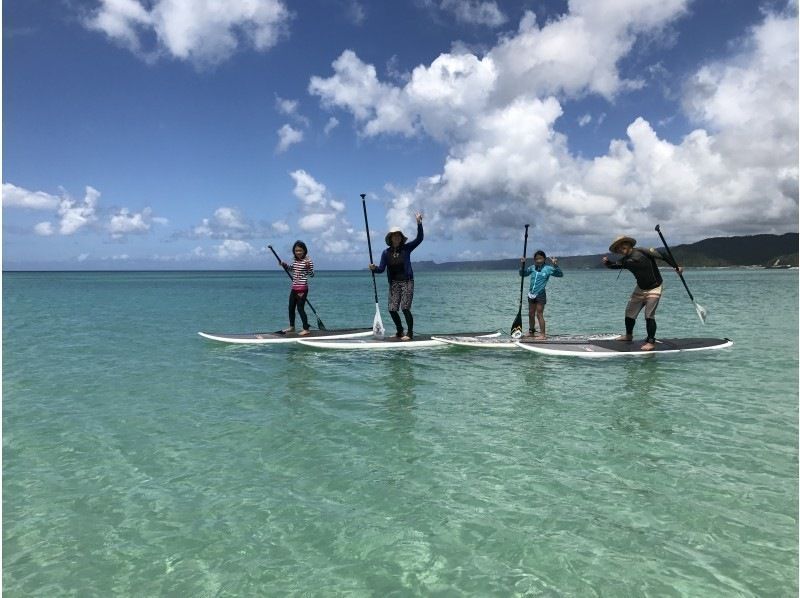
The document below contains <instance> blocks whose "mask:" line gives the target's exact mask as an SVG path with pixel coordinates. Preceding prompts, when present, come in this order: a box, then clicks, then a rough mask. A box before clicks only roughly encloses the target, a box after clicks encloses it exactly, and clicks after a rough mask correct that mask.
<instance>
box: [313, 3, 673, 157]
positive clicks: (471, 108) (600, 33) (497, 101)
mask: <svg viewBox="0 0 800 598" xmlns="http://www.w3.org/2000/svg"><path fill="white" fill-rule="evenodd" d="M687 2H688V0H664V1H661V0H636V1H634V0H616V1H614V2H592V1H588V0H573V1H572V2H571V3H570V12H569V13H567V14H566V15H564V16H563V17H562V18H560V19H558V20H555V21H552V22H549V23H547V24H546V25H544V26H542V27H539V26H538V24H537V21H536V15H535V14H533V13H530V12H529V13H526V15H525V17H524V18H523V19H522V20H521V22H520V25H519V28H518V30H517V32H515V33H514V34H513V35H510V36H506V37H503V38H501V39H500V40H499V42H498V43H497V45H496V46H495V47H494V48H492V49H491V50H490V51H489V52H487V53H486V54H485V55H484V56H477V55H475V54H473V53H471V52H469V51H467V50H463V49H462V50H460V51H453V52H449V53H444V54H441V55H440V56H438V57H437V58H436V59H435V60H434V61H433V62H432V63H431V64H430V65H429V66H425V65H420V66H418V67H416V68H415V69H414V70H413V72H412V73H411V75H410V77H409V78H408V81H407V82H406V83H405V85H403V86H395V85H391V84H389V83H385V82H381V81H380V80H378V77H377V71H376V69H375V67H374V66H373V65H370V64H367V63H365V62H363V61H362V60H361V59H360V58H359V57H358V56H357V55H356V54H355V52H353V51H352V50H345V51H344V52H342V54H341V55H340V56H339V57H338V58H337V59H336V60H335V61H334V62H333V64H332V66H333V70H334V74H333V75H332V76H330V77H327V78H323V77H318V76H315V77H312V78H311V80H310V82H309V92H310V93H311V94H312V95H317V96H319V97H320V99H321V101H322V103H323V105H324V106H327V107H330V108H342V109H345V110H348V111H349V112H351V113H352V114H353V116H354V117H355V119H356V122H357V123H359V124H360V125H361V132H362V134H364V135H366V136H374V135H379V134H402V135H406V136H411V135H416V134H419V133H422V132H424V133H426V134H428V135H431V136H432V137H434V138H435V139H437V140H440V141H443V142H452V141H457V140H462V139H463V135H468V134H469V129H470V128H469V127H466V130H465V125H468V124H469V122H470V120H471V119H472V118H473V116H474V115H475V114H481V113H483V112H485V111H487V110H491V109H495V108H498V107H503V106H505V105H508V104H509V103H511V102H513V101H515V100H516V99H518V98H530V97H544V96H546V95H549V94H553V95H556V96H563V97H565V98H575V97H581V96H583V95H586V94H589V93H595V94H599V95H601V96H603V97H605V98H609V99H612V98H614V96H615V95H616V94H618V93H619V92H620V91H622V90H626V89H631V88H635V87H637V86H639V85H641V82H638V81H627V80H624V79H622V78H621V77H620V74H619V70H618V63H619V61H620V60H621V59H622V58H623V57H625V56H626V54H627V53H628V52H629V51H630V50H631V48H632V47H633V44H634V42H635V41H636V39H637V35H644V34H652V33H653V32H656V31H659V30H660V29H662V28H664V27H666V26H667V25H668V24H669V23H671V22H672V21H674V20H675V19H676V18H678V17H679V16H681V15H682V14H683V13H684V12H685V10H686V4H687Z"/></svg>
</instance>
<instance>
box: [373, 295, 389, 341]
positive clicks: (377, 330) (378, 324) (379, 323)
mask: <svg viewBox="0 0 800 598" xmlns="http://www.w3.org/2000/svg"><path fill="white" fill-rule="evenodd" d="M385 332H386V329H385V328H384V327H383V320H381V309H380V307H379V306H378V304H377V303H376V304H375V319H374V320H373V321H372V333H373V334H374V335H375V336H376V337H377V338H383V336H384V333H385Z"/></svg>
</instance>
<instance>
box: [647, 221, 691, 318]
mask: <svg viewBox="0 0 800 598" xmlns="http://www.w3.org/2000/svg"><path fill="white" fill-rule="evenodd" d="M656 232H657V233H658V236H659V237H661V242H662V243H663V244H664V249H666V250H667V255H669V257H670V259H671V260H672V261H673V263H675V264H677V263H678V261H677V260H676V259H675V256H674V255H672V250H671V249H670V248H669V245H667V240H666V239H665V238H664V235H662V234H661V226H660V225H658V224H656ZM675 271H676V272H677V273H678V276H679V277H680V279H681V282H682V283H683V288H685V289H686V292H687V293H689V299H691V300H692V302H693V303H694V296H693V295H692V292H691V291H690V290H689V285H687V284H686V279H685V278H684V277H683V274H681V272H680V270H677V269H676V270H675Z"/></svg>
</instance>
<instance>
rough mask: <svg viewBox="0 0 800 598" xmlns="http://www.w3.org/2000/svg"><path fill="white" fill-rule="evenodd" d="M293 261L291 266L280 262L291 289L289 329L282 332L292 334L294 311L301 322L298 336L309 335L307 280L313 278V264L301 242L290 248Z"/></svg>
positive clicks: (296, 242)
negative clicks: (287, 275) (289, 281)
mask: <svg viewBox="0 0 800 598" xmlns="http://www.w3.org/2000/svg"><path fill="white" fill-rule="evenodd" d="M292 253H293V254H294V261H293V262H292V263H291V264H287V263H286V262H280V264H281V266H283V269H284V270H286V271H287V272H288V273H289V274H291V276H292V288H291V290H290V291H289V327H288V328H284V329H283V332H294V322H295V313H294V312H295V309H296V310H297V312H298V313H299V314H300V319H301V320H302V321H303V330H301V331H300V332H299V335H300V336H306V335H307V334H309V329H310V328H311V327H310V326H309V325H308V316H306V299H308V279H309V277H311V276H314V262H312V261H311V258H310V257H308V247H306V244H305V243H303V242H302V241H295V242H294V245H293V246H292Z"/></svg>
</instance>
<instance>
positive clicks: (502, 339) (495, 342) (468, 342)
mask: <svg viewBox="0 0 800 598" xmlns="http://www.w3.org/2000/svg"><path fill="white" fill-rule="evenodd" d="M618 336H619V334H618V333H610V332H609V333H604V334H589V335H557V336H550V337H547V338H546V339H541V340H539V339H533V338H529V337H522V338H519V339H517V338H514V337H512V336H507V335H499V336H491V337H486V336H456V335H439V336H434V337H433V338H434V339H435V340H437V341H442V342H443V343H447V344H448V345H456V346H459V347H470V348H473V349H475V348H478V349H516V348H517V341H528V342H536V343H563V342H574V341H589V340H608V339H613V338H616V337H618Z"/></svg>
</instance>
